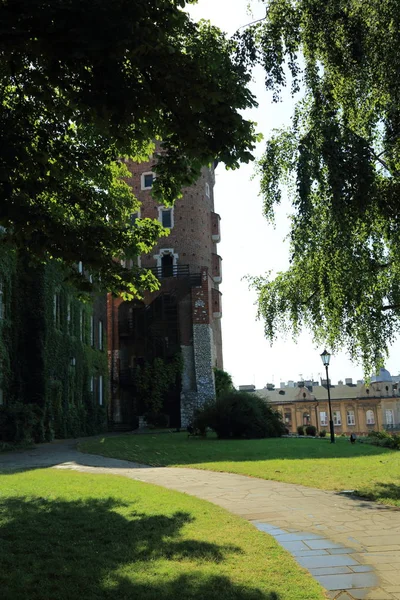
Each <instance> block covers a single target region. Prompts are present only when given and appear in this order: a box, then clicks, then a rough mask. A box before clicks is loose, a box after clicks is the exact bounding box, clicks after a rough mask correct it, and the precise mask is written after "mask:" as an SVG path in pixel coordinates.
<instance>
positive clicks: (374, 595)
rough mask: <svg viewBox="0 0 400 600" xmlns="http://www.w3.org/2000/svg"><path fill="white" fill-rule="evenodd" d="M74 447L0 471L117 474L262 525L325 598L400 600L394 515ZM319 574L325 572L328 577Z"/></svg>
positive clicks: (14, 460)
mask: <svg viewBox="0 0 400 600" xmlns="http://www.w3.org/2000/svg"><path fill="white" fill-rule="evenodd" d="M76 443H77V440H66V441H62V442H58V443H55V444H54V443H53V444H43V445H41V446H40V447H38V448H35V449H33V450H28V451H25V452H13V453H7V454H4V455H0V472H10V471H14V470H20V469H30V468H43V467H48V466H57V467H58V468H62V469H73V470H77V471H82V472H90V473H104V474H114V475H115V474H117V475H120V476H124V477H128V478H130V479H135V480H138V481H143V482H145V483H153V484H156V485H161V486H163V487H166V488H169V489H174V490H177V491H179V492H184V493H187V494H191V495H194V496H197V497H199V498H202V499H204V500H208V501H210V502H213V503H214V504H217V505H218V506H221V507H223V508H225V509H227V510H229V511H231V512H233V513H235V514H237V515H239V516H241V517H243V518H244V519H247V520H249V521H253V522H254V521H256V522H257V523H258V525H257V526H259V525H260V524H262V525H263V528H261V527H259V528H260V529H262V530H263V531H265V532H266V533H268V534H270V535H273V536H274V537H275V538H276V539H277V540H278V541H279V539H278V538H279V537H283V538H284V539H283V540H282V541H281V542H282V545H284V544H286V545H289V544H291V545H292V546H290V547H288V548H287V549H289V550H290V551H291V552H292V554H293V555H294V556H295V558H296V560H297V561H298V562H299V563H300V564H303V566H305V567H307V568H309V569H310V570H312V571H314V573H313V575H314V577H316V578H317V579H318V580H319V581H320V582H321V584H322V585H323V586H324V587H325V588H326V589H328V590H329V592H328V596H329V597H330V598H334V599H335V600H359V599H360V600H361V599H362V600H364V599H365V600H400V543H399V541H400V511H399V510H395V509H392V508H391V507H387V506H382V505H377V504H375V503H371V502H366V501H364V500H361V499H357V498H352V497H348V496H342V495H340V494H337V493H335V492H330V491H325V490H315V489H311V488H307V487H303V486H299V485H292V484H287V483H282V482H277V481H267V480H262V479H255V478H251V477H246V476H243V475H236V474H230V473H217V472H211V471H202V470H196V469H188V468H164V467H163V468H154V467H146V465H139V464H135V463H131V462H129V461H123V460H116V459H111V458H106V457H101V456H94V455H88V454H82V453H80V452H78V451H77V450H76V449H75V447H76ZM310 534H311V535H310ZM304 536H306V537H307V539H305V537H304ZM318 542H320V543H318ZM312 543H314V547H311V546H310V544H312ZM315 544H317V546H315ZM296 548H297V549H296ZM314 552H315V554H314ZM318 569H325V574H322V571H320V572H319V573H318V572H317V571H318ZM328 569H330V570H329V571H327V570H328ZM340 569H343V570H345V571H346V572H339V571H338V570H340ZM347 569H349V570H350V572H347Z"/></svg>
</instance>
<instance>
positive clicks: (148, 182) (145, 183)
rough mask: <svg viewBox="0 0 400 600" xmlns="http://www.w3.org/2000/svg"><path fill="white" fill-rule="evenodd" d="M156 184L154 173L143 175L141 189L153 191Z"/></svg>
mask: <svg viewBox="0 0 400 600" xmlns="http://www.w3.org/2000/svg"><path fill="white" fill-rule="evenodd" d="M153 182H154V173H142V176H141V188H142V190H151V188H152V187H153Z"/></svg>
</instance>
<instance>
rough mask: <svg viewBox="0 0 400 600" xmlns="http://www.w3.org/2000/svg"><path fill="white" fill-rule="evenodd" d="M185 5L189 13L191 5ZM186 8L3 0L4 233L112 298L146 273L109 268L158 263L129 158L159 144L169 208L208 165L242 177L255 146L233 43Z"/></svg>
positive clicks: (0, 207) (161, 192)
mask: <svg viewBox="0 0 400 600" xmlns="http://www.w3.org/2000/svg"><path fill="white" fill-rule="evenodd" d="M188 1H189V2H190V1H191V0H188ZM186 3H187V2H186V0H159V1H158V2H148V1H146V0H137V1H135V2H129V1H127V0H113V1H112V2H109V1H108V0H90V1H89V0H70V1H69V2H65V1H64V0H52V2H48V1H47V0H29V1H28V0H12V1H11V0H0V135H1V138H2V144H1V147H0V225H2V226H3V227H4V228H6V233H5V235H4V239H3V240H2V242H3V244H6V243H9V244H12V245H13V246H14V247H17V248H24V249H25V250H27V251H28V252H29V254H30V255H31V256H32V257H35V258H37V259H39V260H47V259H48V258H49V257H53V258H56V259H62V260H64V261H65V262H67V263H69V264H73V263H74V262H76V261H79V260H83V261H84V263H85V264H86V265H87V266H88V267H90V268H92V269H93V270H94V271H96V272H97V273H98V274H99V275H100V276H101V279H102V283H103V285H107V286H108V287H109V288H110V289H112V290H114V291H116V290H125V291H128V292H131V293H137V292H138V290H139V289H140V288H141V287H143V286H144V285H151V284H152V283H153V284H154V281H155V280H154V278H152V276H151V275H150V274H147V275H144V274H143V273H142V272H140V273H138V272H134V271H133V272H132V273H130V272H128V271H126V270H124V269H122V268H121V267H119V265H118V264H117V262H116V261H115V260H113V259H115V258H119V257H121V256H122V255H123V253H124V252H125V251H126V250H127V249H129V251H130V253H131V254H140V253H144V252H148V251H149V250H150V248H151V246H152V245H153V244H154V243H155V241H156V239H157V238H158V237H159V235H160V234H161V233H162V228H161V227H160V226H159V224H158V223H156V222H154V221H151V220H146V219H144V220H139V221H136V224H135V225H132V224H130V222H129V217H130V214H131V213H134V212H136V211H137V208H138V205H137V201H136V200H135V198H134V196H133V194H132V192H131V191H130V189H129V188H128V186H127V185H126V183H124V181H123V178H124V176H126V175H127V174H128V173H127V170H126V167H125V165H124V164H123V162H121V161H120V159H121V158H123V157H130V158H133V159H134V160H136V161H140V160H144V159H146V158H148V157H149V155H151V154H152V153H153V152H154V140H162V151H161V152H160V154H159V156H155V159H157V166H156V171H157V175H158V177H157V181H156V184H155V186H154V196H155V198H156V199H157V201H158V202H160V203H161V204H168V203H172V202H173V201H174V200H175V199H176V198H177V197H179V196H180V193H181V189H182V187H183V186H187V185H189V184H191V183H193V182H194V181H195V180H196V178H197V177H198V176H199V173H200V169H201V167H202V166H203V165H207V164H210V163H211V162H213V161H222V162H224V163H225V164H226V165H227V166H228V167H231V168H235V167H237V166H238V164H239V162H240V161H249V160H250V159H251V158H252V154H251V151H252V148H253V146H254V143H255V140H256V135H255V132H254V127H253V124H252V123H251V122H249V121H246V120H245V119H243V118H242V117H241V115H240V114H239V110H241V109H244V108H246V107H251V106H254V105H255V100H254V97H253V96H252V94H251V93H250V91H249V89H248V87H247V83H248V81H249V74H248V73H247V71H246V68H245V67H244V66H243V65H241V64H240V63H239V62H235V61H234V50H235V43H234V42H232V41H229V40H227V39H226V38H225V37H224V35H223V34H222V33H221V31H220V30H218V29H217V28H215V27H212V26H211V25H210V24H209V23H206V22H202V23H199V24H196V23H194V22H193V21H191V19H190V18H189V16H188V15H187V13H185V12H184V11H183V10H182V9H183V8H184V6H185V4H186Z"/></svg>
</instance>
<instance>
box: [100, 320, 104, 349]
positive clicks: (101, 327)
mask: <svg viewBox="0 0 400 600" xmlns="http://www.w3.org/2000/svg"><path fill="white" fill-rule="evenodd" d="M99 350H103V321H99Z"/></svg>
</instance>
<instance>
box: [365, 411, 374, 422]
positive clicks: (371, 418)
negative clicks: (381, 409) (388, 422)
mask: <svg viewBox="0 0 400 600" xmlns="http://www.w3.org/2000/svg"><path fill="white" fill-rule="evenodd" d="M365 416H366V420H367V425H375V415H374V411H373V410H367V412H366V413H365Z"/></svg>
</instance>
